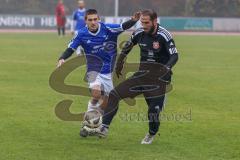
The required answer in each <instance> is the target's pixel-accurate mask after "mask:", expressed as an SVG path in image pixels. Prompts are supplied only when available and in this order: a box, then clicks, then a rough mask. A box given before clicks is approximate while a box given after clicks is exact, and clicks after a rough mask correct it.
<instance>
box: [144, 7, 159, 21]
mask: <svg viewBox="0 0 240 160" xmlns="http://www.w3.org/2000/svg"><path fill="white" fill-rule="evenodd" d="M141 13H142V15H143V16H149V17H150V19H151V20H152V21H153V20H155V19H157V13H156V12H155V11H154V10H152V9H145V10H143V11H142V12H141Z"/></svg>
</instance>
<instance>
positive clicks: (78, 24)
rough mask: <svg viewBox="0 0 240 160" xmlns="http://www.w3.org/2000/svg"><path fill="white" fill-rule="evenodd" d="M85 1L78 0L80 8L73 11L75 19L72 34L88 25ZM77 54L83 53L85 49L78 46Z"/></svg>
mask: <svg viewBox="0 0 240 160" xmlns="http://www.w3.org/2000/svg"><path fill="white" fill-rule="evenodd" d="M85 12H86V9H85V3H84V1H83V0H78V9H77V10H75V11H74V12H73V16H72V17H73V20H72V25H71V32H72V34H73V35H74V34H76V33H77V31H78V30H80V29H81V28H83V27H85V26H86V23H85V20H84V17H85ZM76 54H77V55H82V54H83V49H82V48H81V47H78V48H77V50H76Z"/></svg>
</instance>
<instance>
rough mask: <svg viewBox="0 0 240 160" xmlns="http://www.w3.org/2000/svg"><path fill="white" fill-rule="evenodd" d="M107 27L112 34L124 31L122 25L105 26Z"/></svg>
mask: <svg viewBox="0 0 240 160" xmlns="http://www.w3.org/2000/svg"><path fill="white" fill-rule="evenodd" d="M105 25H106V27H107V29H108V30H109V31H110V32H111V33H116V34H120V33H122V32H123V31H124V30H123V28H122V24H105Z"/></svg>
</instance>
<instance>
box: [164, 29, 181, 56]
mask: <svg viewBox="0 0 240 160" xmlns="http://www.w3.org/2000/svg"><path fill="white" fill-rule="evenodd" d="M160 35H161V36H162V38H163V41H164V44H165V46H166V49H167V51H168V53H169V54H170V55H172V54H176V53H178V51H177V48H176V45H175V42H174V40H173V37H172V35H171V34H170V33H169V32H168V31H166V30H165V31H163V32H161V33H160Z"/></svg>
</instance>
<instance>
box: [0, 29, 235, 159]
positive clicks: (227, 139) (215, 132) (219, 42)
mask: <svg viewBox="0 0 240 160" xmlns="http://www.w3.org/2000/svg"><path fill="white" fill-rule="evenodd" d="M127 38H128V36H126V35H125V36H121V38H120V41H122V40H126V39H127ZM69 40H70V36H67V37H64V38H58V37H57V36H56V35H55V34H51V33H45V34H5V33H1V34H0V54H1V58H0V100H1V107H0V118H1V123H0V159H3V160H7V159H9V160H12V159H14V160H15V159H16V160H19V159H21V160H22V159H26V160H45V159H51V160H60V159H63V160H75V159H83V160H84V159H94V160H97V159H99V160H100V159H104V160H106V159H116V160H119V159H123V160H126V159H138V160H140V159H142V160H148V159H149V160H158V159H159V160H174V159H176V160H179V159H184V160H188V159H189V160H195V159H197V160H203V159H211V160H221V159H235V160H237V159H239V157H240V127H239V126H240V108H239V106H240V100H239V95H240V74H239V69H240V67H239V64H240V55H239V53H240V45H239V41H240V37H239V36H176V37H175V40H176V44H177V48H178V50H179V52H180V60H179V62H178V64H177V65H176V67H175V68H174V80H173V85H174V89H173V91H171V92H170V93H169V94H168V101H167V106H166V109H165V111H164V112H163V117H162V123H161V128H160V133H161V135H160V136H159V135H158V136H156V138H155V140H154V143H153V144H152V145H148V146H146V145H140V141H141V139H142V138H143V137H144V135H145V134H146V132H147V129H148V126H147V122H146V117H145V116H146V115H145V114H146V104H145V102H144V100H143V99H138V100H137V104H136V106H134V107H129V106H128V105H127V104H126V103H121V107H120V110H119V113H118V115H117V117H116V118H115V119H114V122H113V124H112V126H111V129H110V132H109V136H108V138H107V139H98V138H95V137H91V138H86V139H84V138H80V137H79V134H78V133H79V128H80V122H68V121H62V120H60V119H58V118H57V117H56V115H55V112H54V108H55V105H56V104H57V103H58V102H60V101H61V100H64V99H71V100H73V101H74V103H73V104H72V107H71V111H72V112H73V113H79V112H81V111H84V110H85V109H86V106H87V105H86V104H87V102H88V98H87V97H81V96H73V95H64V94H61V93H58V92H55V91H54V90H52V89H51V87H50V86H49V81H48V80H49V77H50V75H51V73H52V72H53V71H54V69H55V66H56V59H57V57H58V56H59V54H60V53H61V52H62V51H63V50H64V49H65V47H66V45H67V42H68V41H69ZM74 56H75V55H74ZM138 57H139V53H138V47H135V49H134V50H133V51H132V52H131V54H130V55H129V58H128V61H129V62H137V61H138ZM83 75H84V69H76V70H75V71H73V72H72V74H71V75H70V76H69V77H68V79H67V83H69V84H72V85H76V86H78V85H83V86H84V85H86V84H85V83H83V82H81V79H82V76H83Z"/></svg>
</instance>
